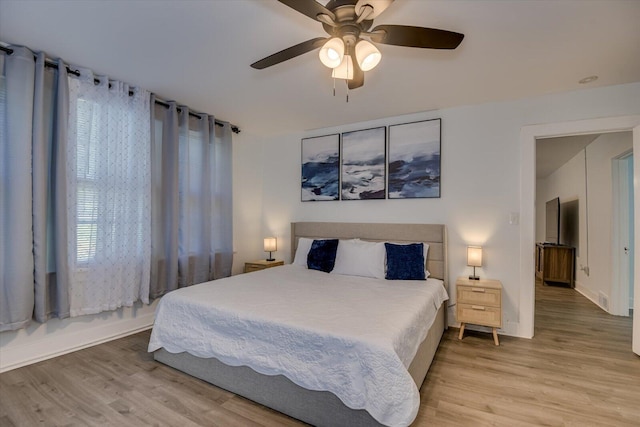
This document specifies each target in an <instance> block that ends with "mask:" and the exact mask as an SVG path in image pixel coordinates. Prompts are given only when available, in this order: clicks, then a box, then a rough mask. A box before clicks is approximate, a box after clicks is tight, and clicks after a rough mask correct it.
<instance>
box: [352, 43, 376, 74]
mask: <svg viewBox="0 0 640 427" xmlns="http://www.w3.org/2000/svg"><path fill="white" fill-rule="evenodd" d="M356 59H357V60H358V64H359V65H360V68H361V69H362V71H369V70H373V69H374V68H375V66H376V65H378V63H379V62H380V60H381V59H382V54H381V53H380V51H379V50H378V48H377V47H375V46H374V45H373V43H371V42H369V41H367V40H360V41H359V42H358V44H357V45H356Z"/></svg>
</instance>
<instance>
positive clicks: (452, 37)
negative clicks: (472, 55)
mask: <svg viewBox="0 0 640 427" xmlns="http://www.w3.org/2000/svg"><path fill="white" fill-rule="evenodd" d="M369 35H370V37H371V40H372V41H374V42H376V43H383V44H390V45H394V46H407V47H421V48H427V49H455V48H457V47H458V45H459V44H460V43H461V42H462V39H463V38H464V34H460V33H454V32H453V31H445V30H438V29H435V28H424V27H412V26H409V25H378V26H377V27H375V28H374V29H373V30H371V33H369Z"/></svg>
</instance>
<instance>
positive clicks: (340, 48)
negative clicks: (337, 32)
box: [318, 37, 344, 68]
mask: <svg viewBox="0 0 640 427" xmlns="http://www.w3.org/2000/svg"><path fill="white" fill-rule="evenodd" d="M318 56H319V57H320V62H322V63H323V64H324V65H325V66H327V67H329V68H336V67H338V66H339V65H340V64H341V63H342V58H343V56H344V42H343V41H342V39H341V38H339V37H334V38H332V39H329V41H327V42H326V43H325V44H324V46H322V48H321V49H320V52H319V53H318Z"/></svg>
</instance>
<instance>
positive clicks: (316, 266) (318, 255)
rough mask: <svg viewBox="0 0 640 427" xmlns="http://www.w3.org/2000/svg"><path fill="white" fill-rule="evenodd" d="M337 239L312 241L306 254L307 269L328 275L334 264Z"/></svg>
mask: <svg viewBox="0 0 640 427" xmlns="http://www.w3.org/2000/svg"><path fill="white" fill-rule="evenodd" d="M337 251H338V239H328V240H314V241H313V243H312V244H311V249H309V253H308V254H307V267H308V268H310V269H311V270H320V271H324V272H325V273H329V272H330V271H331V270H333V266H334V265H335V264H336V252H337Z"/></svg>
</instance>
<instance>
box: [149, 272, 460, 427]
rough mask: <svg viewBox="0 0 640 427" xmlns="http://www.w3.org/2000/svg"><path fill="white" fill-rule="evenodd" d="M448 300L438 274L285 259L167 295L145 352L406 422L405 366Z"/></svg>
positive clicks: (415, 398)
mask: <svg viewBox="0 0 640 427" xmlns="http://www.w3.org/2000/svg"><path fill="white" fill-rule="evenodd" d="M447 299H448V295H447V292H446V290H445V289H444V287H443V286H442V282H441V281H440V280H436V279H428V281H426V282H425V281H389V280H378V279H369V278H363V277H355V276H342V275H336V274H326V273H322V272H318V271H315V270H307V269H306V268H304V267H299V266H293V265H287V266H284V267H277V268H270V269H266V270H262V271H258V272H255V273H249V274H242V275H237V276H233V277H230V278H227V279H223V280H217V281H213V282H208V283H203V284H200V285H196V286H191V287H188V288H183V289H179V290H176V291H173V292H171V293H169V294H167V295H165V296H164V297H163V298H162V300H161V301H160V304H159V305H158V309H157V312H156V319H155V324H154V326H153V332H152V334H151V340H150V342H149V351H155V350H157V349H159V348H161V347H164V348H165V349H166V350H167V351H169V352H171V353H180V352H185V351H186V352H188V353H190V354H192V355H194V356H198V357H203V358H209V357H215V358H217V359H218V360H220V361H222V362H223V363H226V364H227V365H231V366H241V365H245V366H249V367H250V368H252V369H254V370H255V371H257V372H259V373H262V374H266V375H278V374H282V375H284V376H286V377H287V378H289V379H290V380H291V381H293V382H294V383H296V384H298V385H300V386H302V387H304V388H307V389H310V390H324V391H330V392H332V393H334V394H335V395H336V396H338V397H339V398H340V399H341V400H342V401H343V403H344V404H345V405H347V406H348V407H350V408H353V409H365V410H367V411H368V412H369V413H370V414H371V416H372V417H373V418H375V419H376V420H377V421H378V422H380V423H382V424H385V425H389V426H406V425H409V424H410V423H411V422H412V421H413V420H414V418H415V417H416V415H417V413H418V407H419V404H420V395H419V391H418V388H417V387H416V384H415V383H414V382H413V379H412V378H411V375H410V374H409V372H408V371H407V368H408V366H409V365H410V363H411V361H412V359H413V357H414V356H415V354H416V352H417V349H418V346H419V345H420V343H421V342H422V341H423V340H424V338H425V337H426V336H427V332H428V330H429V328H430V327H431V325H432V324H433V322H434V320H435V316H436V312H437V310H438V308H439V307H440V305H441V304H442V303H443V302H444V301H446V300H447Z"/></svg>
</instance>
